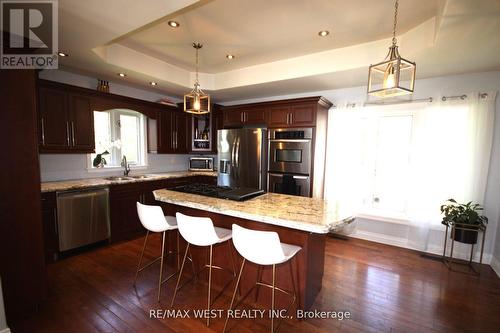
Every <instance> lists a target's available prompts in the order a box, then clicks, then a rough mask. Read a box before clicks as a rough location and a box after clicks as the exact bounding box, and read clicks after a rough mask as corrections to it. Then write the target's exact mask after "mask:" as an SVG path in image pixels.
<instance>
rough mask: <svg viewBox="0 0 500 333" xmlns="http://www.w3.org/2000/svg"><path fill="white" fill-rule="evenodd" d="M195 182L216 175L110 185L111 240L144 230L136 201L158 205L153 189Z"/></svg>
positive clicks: (209, 182) (211, 182) (213, 180)
mask: <svg viewBox="0 0 500 333" xmlns="http://www.w3.org/2000/svg"><path fill="white" fill-rule="evenodd" d="M200 177H201V178H200ZM196 182H203V183H208V184H215V183H216V177H213V176H188V177H180V178H171V179H162V180H154V181H145V182H138V183H131V184H123V185H112V186H111V187H110V191H109V207H110V219H111V242H118V241H122V240H127V239H131V238H134V237H137V236H139V235H142V234H143V233H144V232H145V229H144V227H143V226H142V224H141V222H140V220H139V216H138V215H137V208H136V203H137V202H141V203H143V204H146V205H159V202H157V201H156V200H155V198H154V195H153V191H154V190H158V189H162V188H172V187H176V186H181V185H187V184H190V183H196ZM47 214H48V213H47Z"/></svg>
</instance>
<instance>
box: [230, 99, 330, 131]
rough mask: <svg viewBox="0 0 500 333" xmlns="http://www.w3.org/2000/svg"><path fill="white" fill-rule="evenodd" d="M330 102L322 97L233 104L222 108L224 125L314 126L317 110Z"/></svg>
mask: <svg viewBox="0 0 500 333" xmlns="http://www.w3.org/2000/svg"><path fill="white" fill-rule="evenodd" d="M331 105H332V104H331V103H330V102H329V101H327V100H326V99H324V98H322V97H307V98H297V99H290V100H279V101H272V102H263V103H254V104H244V105H234V106H228V107H224V108H223V113H224V127H225V128H238V127H243V126H244V125H265V126H267V127H268V128H288V127H316V126H317V113H318V110H319V109H321V110H323V109H328V108H330V106H331Z"/></svg>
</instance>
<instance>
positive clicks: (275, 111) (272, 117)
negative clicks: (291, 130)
mask: <svg viewBox="0 0 500 333" xmlns="http://www.w3.org/2000/svg"><path fill="white" fill-rule="evenodd" d="M289 118H290V106H289V105H278V106H273V107H270V108H269V109H268V115H267V126H268V127H269V128H273V127H274V128H275V127H287V126H288V125H289Z"/></svg>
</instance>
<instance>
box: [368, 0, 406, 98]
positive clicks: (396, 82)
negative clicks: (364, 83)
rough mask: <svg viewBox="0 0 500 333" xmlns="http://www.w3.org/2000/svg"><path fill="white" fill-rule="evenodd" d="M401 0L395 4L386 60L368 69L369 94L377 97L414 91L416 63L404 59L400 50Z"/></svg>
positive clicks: (393, 95) (397, 0)
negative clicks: (399, 20) (390, 42)
mask: <svg viewBox="0 0 500 333" xmlns="http://www.w3.org/2000/svg"><path fill="white" fill-rule="evenodd" d="M398 6H399V0H396V2H395V4H394V25H393V29H392V45H391V46H390V47H389V53H388V54H387V56H386V57H385V59H384V61H383V62H381V63H378V64H375V65H370V68H369V70H368V88H367V90H368V94H369V95H373V96H377V97H382V98H386V97H395V96H401V95H407V94H411V93H413V89H414V87H415V70H416V64H415V63H414V62H411V61H409V60H406V59H403V58H402V57H401V55H400V54H399V51H398V45H397V40H396V26H397V23H398Z"/></svg>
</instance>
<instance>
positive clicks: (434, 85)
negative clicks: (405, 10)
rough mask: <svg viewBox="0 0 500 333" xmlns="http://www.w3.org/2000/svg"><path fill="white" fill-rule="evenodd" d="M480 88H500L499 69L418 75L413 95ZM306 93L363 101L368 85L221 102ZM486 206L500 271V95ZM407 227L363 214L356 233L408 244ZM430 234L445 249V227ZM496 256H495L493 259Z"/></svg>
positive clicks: (488, 250)
mask: <svg viewBox="0 0 500 333" xmlns="http://www.w3.org/2000/svg"><path fill="white" fill-rule="evenodd" d="M479 91H481V92H487V91H500V71H492V72H483V73H473V74H464V75H454V76H445V77H436V78H429V79H418V80H417V81H416V86H415V93H414V95H413V98H414V99H418V98H427V97H434V98H439V96H442V95H447V96H449V95H461V94H464V93H465V94H466V93H470V92H479ZM305 96H324V97H326V98H327V99H329V100H330V101H332V102H333V103H334V104H343V103H347V102H349V103H359V102H361V103H362V102H364V101H366V86H362V87H353V88H345V89H336V90H326V91H315V92H308V93H304V94H294V95H286V96H274V97H271V98H262V99H251V100H243V101H231V102H228V103H222V104H224V105H232V104H241V103H251V102H260V101H269V100H277V99H285V98H297V97H305ZM484 207H485V211H484V212H485V215H486V216H488V218H489V220H490V222H489V225H488V231H487V234H486V245H485V257H484V258H483V262H485V263H490V262H491V263H492V266H494V267H495V268H496V271H497V273H499V275H500V228H498V227H497V226H498V224H499V220H500V97H497V99H496V118H495V130H494V138H493V148H492V155H491V161H490V169H489V174H488V184H487V189H486V197H485V201H484ZM408 229H409V228H408V226H407V225H404V224H394V223H391V222H386V221H379V220H374V219H366V218H362V219H358V228H357V231H356V233H355V234H353V236H355V237H359V238H364V239H368V240H373V241H378V242H383V243H388V244H393V245H397V246H404V247H407V239H408V237H407V236H408V232H409V230H408ZM430 237H431V248H430V251H431V252H434V253H438V254H440V253H442V250H443V239H444V234H443V232H442V230H434V231H432V233H431V235H430ZM456 249H458V250H459V251H458V256H461V257H464V258H465V256H466V254H467V249H468V248H466V247H465V246H460V247H458V248H456ZM455 253H456V252H455ZM493 254H494V256H493ZM478 256H479V252H476V257H475V258H476V259H478ZM493 257H494V258H495V259H492V258H493Z"/></svg>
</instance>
